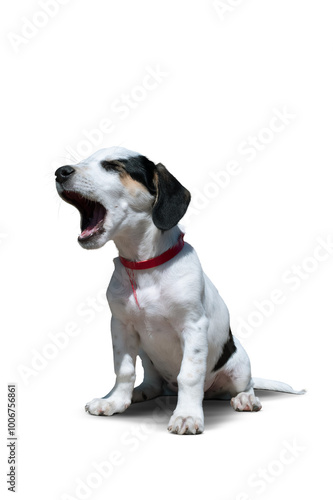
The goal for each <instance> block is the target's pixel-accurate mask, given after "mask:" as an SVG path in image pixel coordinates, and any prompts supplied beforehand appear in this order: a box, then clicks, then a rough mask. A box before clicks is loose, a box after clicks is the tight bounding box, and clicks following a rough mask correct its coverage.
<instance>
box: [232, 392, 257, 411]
mask: <svg viewBox="0 0 333 500" xmlns="http://www.w3.org/2000/svg"><path fill="white" fill-rule="evenodd" d="M230 404H231V406H232V407H233V409H234V410H235V411H259V410H261V408H262V406H261V403H260V401H259V398H257V397H256V396H255V395H254V394H248V393H247V392H240V393H239V394H237V396H235V397H234V398H232V399H231V401H230Z"/></svg>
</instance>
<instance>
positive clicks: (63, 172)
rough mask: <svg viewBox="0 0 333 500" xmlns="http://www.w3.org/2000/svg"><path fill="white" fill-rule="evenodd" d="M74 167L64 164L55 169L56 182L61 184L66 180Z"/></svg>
mask: <svg viewBox="0 0 333 500" xmlns="http://www.w3.org/2000/svg"><path fill="white" fill-rule="evenodd" d="M74 171H75V170H74V168H73V167H71V166H70V165H65V166H64V167H60V168H58V169H57V170H56V171H55V176H56V180H57V182H59V183H60V184H62V183H63V182H65V181H67V179H68V178H69V177H70V176H71V175H72V174H73V173H74Z"/></svg>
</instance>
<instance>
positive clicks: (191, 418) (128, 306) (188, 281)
mask: <svg viewBox="0 0 333 500" xmlns="http://www.w3.org/2000/svg"><path fill="white" fill-rule="evenodd" d="M134 155H137V153H133V152H130V151H127V150H124V149H123V148H109V149H103V150H101V151H98V152H97V153H95V154H94V155H92V156H91V157H89V158H88V159H86V160H84V161H82V162H80V163H79V164H78V165H75V174H74V175H73V176H71V178H70V179H69V180H68V181H67V182H66V185H65V189H67V190H74V191H77V192H79V193H81V194H82V195H83V196H85V197H88V198H90V199H93V200H96V201H99V202H100V203H102V204H103V205H104V207H105V208H106V209H107V215H106V219H105V223H104V229H105V232H104V233H102V234H100V235H96V236H95V237H94V238H93V239H92V241H87V242H83V243H81V245H82V246H84V247H85V248H98V247H100V246H102V245H103V244H104V243H106V241H108V240H110V239H112V240H113V241H114V242H115V244H116V246H117V248H118V250H119V253H120V255H122V256H123V257H125V258H126V259H130V260H146V259H149V258H152V257H155V256H157V255H160V254H161V253H163V252H165V251H166V250H167V249H168V248H170V247H171V246H173V245H174V244H175V243H176V242H177V240H178V237H179V234H180V230H179V228H178V226H175V227H173V228H172V229H171V230H169V231H165V232H161V231H160V230H159V229H157V227H155V225H154V224H153V222H152V217H151V213H152V204H153V201H154V197H153V195H151V194H150V193H149V192H148V191H147V190H146V189H142V186H141V185H139V184H136V183H133V185H132V186H131V189H129V188H128V187H126V186H125V185H124V183H122V182H121V179H120V177H119V174H118V173H117V172H107V171H105V169H103V168H102V167H101V165H100V162H101V160H105V159H116V158H129V157H131V156H134ZM61 189H63V187H60V186H58V190H59V192H60V193H61ZM114 264H115V270H114V273H113V276H112V278H111V282H110V285H109V287H108V290H107V298H108V301H109V305H110V308H111V311H112V322H111V331H112V342H113V353H114V367H115V373H116V383H115V386H114V387H113V389H112V390H111V391H110V392H109V394H107V396H105V397H104V398H96V399H93V400H92V401H91V402H90V403H88V404H87V405H86V409H87V411H88V412H90V413H92V414H94V415H100V414H103V415H112V414H113V413H119V412H123V411H124V410H126V408H127V407H128V406H129V405H130V404H131V401H132V402H136V401H143V400H144V399H151V398H154V397H156V396H159V395H162V394H165V391H166V390H169V391H173V392H174V393H177V392H178V402H177V407H176V409H175V411H174V413H173V415H172V417H171V419H170V422H169V427H168V428H169V430H170V431H171V432H174V433H178V434H184V433H188V434H196V433H200V432H203V429H204V416H203V409H202V400H203V397H204V396H205V397H207V398H224V397H229V398H231V397H232V398H233V399H232V400H231V405H232V406H233V408H234V409H236V410H239V411H250V410H258V409H260V408H261V404H260V402H259V400H258V398H256V397H255V396H254V392H253V385H254V384H253V380H252V377H251V368H250V361H249V358H248V356H247V354H246V352H245V351H244V349H243V348H242V346H241V344H240V343H239V341H238V340H237V339H235V344H236V347H237V350H236V352H235V353H234V354H233V356H232V357H231V358H230V359H229V361H228V362H227V363H226V364H225V365H224V366H223V367H222V368H221V369H220V370H218V371H216V372H212V369H213V367H214V366H215V363H216V361H217V359H218V358H219V355H220V353H221V346H222V345H223V344H224V343H225V341H226V340H227V338H228V333H229V313H228V310H227V308H226V305H225V304H224V302H223V300H222V298H221V297H220V296H219V294H218V292H217V290H216V288H215V287H214V285H213V284H212V283H211V281H210V280H209V279H208V278H207V277H206V276H205V274H204V273H203V271H202V268H201V265H200V262H199V259H198V257H197V255H196V252H195V250H194V249H193V248H192V247H191V246H190V245H189V244H188V243H185V246H184V248H183V250H182V251H181V252H180V253H179V254H178V255H177V256H176V257H174V258H173V259H172V260H170V261H169V262H167V263H164V264H163V265H161V266H159V267H155V268H152V269H148V270H140V271H131V272H132V277H133V278H134V280H135V283H136V294H137V300H138V303H139V306H140V307H138V305H137V303H136V300H135V297H134V294H133V290H132V286H131V282H130V279H129V275H128V271H127V270H126V269H125V267H124V266H123V265H122V263H121V262H120V260H119V258H116V259H115V260H114ZM137 355H140V357H141V359H142V363H143V367H144V370H145V375H144V381H143V383H142V384H141V385H140V386H139V387H137V388H135V389H134V383H135V363H136V358H137ZM177 386H178V387H177ZM259 387H260V384H259ZM288 387H289V386H288ZM290 389H291V388H290ZM282 390H283V388H282ZM284 390H286V387H284Z"/></svg>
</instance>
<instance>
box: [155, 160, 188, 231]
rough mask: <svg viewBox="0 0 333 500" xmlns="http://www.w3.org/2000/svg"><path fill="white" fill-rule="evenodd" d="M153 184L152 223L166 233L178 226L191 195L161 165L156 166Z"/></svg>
mask: <svg viewBox="0 0 333 500" xmlns="http://www.w3.org/2000/svg"><path fill="white" fill-rule="evenodd" d="M154 184H155V188H156V198H155V203H154V205H153V213H152V217H153V222H154V224H155V226H156V227H158V229H161V230H162V231H166V230H168V229H171V228H172V227H174V226H175V225H176V224H178V222H179V221H180V219H181V218H182V217H183V215H184V214H185V212H186V210H187V207H188V205H189V203H190V201H191V194H190V192H189V191H188V190H187V189H186V188H184V186H182V185H181V183H180V182H179V181H177V179H176V178H175V177H174V176H173V175H172V174H170V172H169V171H168V170H167V169H166V168H165V166H164V165H162V163H158V164H157V165H156V170H155V179H154Z"/></svg>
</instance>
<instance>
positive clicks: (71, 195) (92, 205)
mask: <svg viewBox="0 0 333 500" xmlns="http://www.w3.org/2000/svg"><path fill="white" fill-rule="evenodd" d="M61 196H62V198H63V199H64V200H65V201H67V203H70V204H71V205H73V206H74V207H76V208H77V209H78V210H79V212H80V214H81V234H80V235H79V238H78V239H79V241H86V240H88V239H90V238H92V237H94V236H96V235H97V234H101V233H103V232H104V228H103V223H104V221H105V216H106V208H105V207H103V205H102V204H101V203H99V202H98V201H93V200H89V199H88V198H85V197H84V196H82V195H81V194H79V193H76V192H75V191H63V192H62V193H61Z"/></svg>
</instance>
